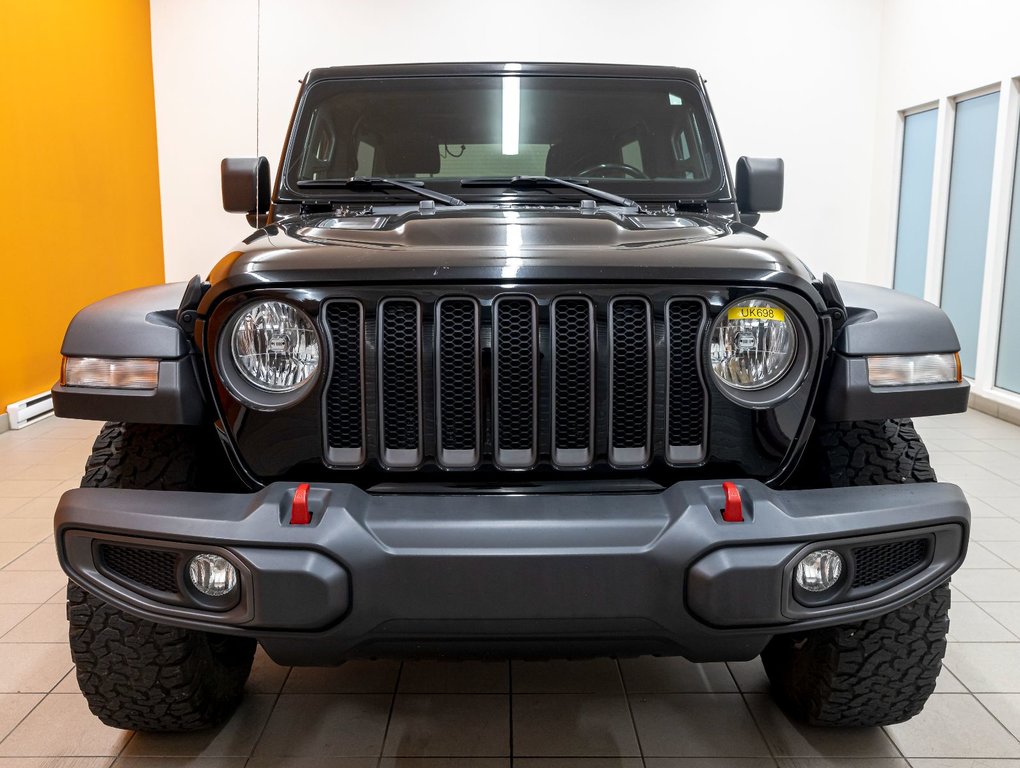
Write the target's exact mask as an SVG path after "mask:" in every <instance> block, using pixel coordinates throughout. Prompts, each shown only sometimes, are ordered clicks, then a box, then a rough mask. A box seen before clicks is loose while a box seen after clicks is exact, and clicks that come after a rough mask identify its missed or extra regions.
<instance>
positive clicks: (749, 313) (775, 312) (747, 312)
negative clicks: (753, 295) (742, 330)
mask: <svg viewBox="0 0 1020 768" xmlns="http://www.w3.org/2000/svg"><path fill="white" fill-rule="evenodd" d="M726 319H727V320H775V321H776V322H777V323H785V322H786V313H785V312H784V311H783V310H781V309H779V308H778V307H730V311H729V312H727V313H726Z"/></svg>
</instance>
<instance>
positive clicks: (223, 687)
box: [67, 423, 255, 731]
mask: <svg viewBox="0 0 1020 768" xmlns="http://www.w3.org/2000/svg"><path fill="white" fill-rule="evenodd" d="M214 441H215V437H213V436H211V435H210V434H209V433H207V432H206V431H205V430H201V429H190V428H180V427H168V426H155V425H136V424H118V423H109V424H107V425H106V426H104V427H103V429H102V431H101V432H100V434H99V437H97V438H96V442H95V445H94V446H93V449H92V456H91V457H90V458H89V460H88V463H87V464H86V466H85V476H84V477H83V478H82V483H81V484H82V487H87V488H143V489H151V490H177V491H180V490H204V489H208V488H215V487H217V484H223V483H226V484H227V485H232V484H233V483H234V482H236V481H235V479H234V478H232V477H231V475H230V474H229V473H230V470H229V467H227V466H226V463H225V461H224V460H223V458H222V452H221V451H220V450H219V447H218V446H217V445H216V444H215V442H214ZM67 619H68V622H69V623H70V641H71V657H72V659H73V661H74V664H75V669H76V675H77V678H78V686H79V687H80V688H81V691H82V693H83V694H85V698H86V700H87V701H88V704H89V709H91V710H92V713H93V714H95V715H96V716H97V717H98V718H99V719H100V720H102V721H103V722H104V723H106V724H107V725H111V726H113V727H115V728H127V729H132V730H139V731H191V730H197V729H200V728H207V727H209V726H212V725H215V724H217V723H219V722H221V721H222V720H224V719H225V718H226V717H228V716H229V715H230V713H231V712H233V710H234V708H235V707H236V706H237V703H238V701H239V700H240V698H241V695H242V692H243V690H244V683H245V681H246V680H247V679H248V674H249V672H250V671H251V664H252V658H253V656H254V654H255V641H254V640H250V639H247V638H237V637H228V636H225V635H216V634H210V633H207V632H196V631H193V630H187V629H179V628H177V627H170V626H166V625H163V624H154V623H153V622H150V621H146V620H144V619H140V618H137V617H135V616H132V615H130V614H128V613H125V612H123V611H121V610H118V609H116V608H114V607H113V606H111V605H109V604H108V603H105V602H103V601H102V600H100V599H99V598H97V597H95V596H94V595H92V594H89V593H88V592H87V591H86V590H84V589H82V588H81V587H80V586H78V585H77V584H75V583H73V582H70V583H68V587H67Z"/></svg>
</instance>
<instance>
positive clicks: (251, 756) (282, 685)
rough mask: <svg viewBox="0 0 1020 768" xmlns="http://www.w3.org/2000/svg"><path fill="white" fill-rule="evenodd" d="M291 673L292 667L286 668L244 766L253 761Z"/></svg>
mask: <svg viewBox="0 0 1020 768" xmlns="http://www.w3.org/2000/svg"><path fill="white" fill-rule="evenodd" d="M293 671H294V667H287V674H286V675H284V676H283V680H281V681H280V690H278V691H277V692H276V698H274V699H273V706H271V707H270V708H269V714H268V715H267V716H266V720H265V722H264V723H262V727H261V728H259V732H258V735H257V736H256V737H255V739H254V740H253V741H252V743H251V749H249V750H248V757H247V758H246V759H245V761H244V764H245V765H246V766H247V765H248V764H249V763H250V762H251V761H252V760H253V759H255V750H256V749H258V746H259V742H260V741H262V737H263V736H264V735H265V733H266V729H267V728H268V727H269V721H270V720H272V719H273V712H275V711H276V706H277V705H278V704H279V703H280V697H281V696H282V695H283V691H284V689H285V688H286V687H287V681H288V680H289V679H290V675H291V673H292V672H293ZM228 722H229V721H228Z"/></svg>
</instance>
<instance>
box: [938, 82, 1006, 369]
mask: <svg viewBox="0 0 1020 768" xmlns="http://www.w3.org/2000/svg"><path fill="white" fill-rule="evenodd" d="M998 111H999V94H997V93H990V94H988V95H987V96H979V97H977V98H974V99H967V100H966V101H961V102H960V103H959V104H957V105H956V131H955V133H954V136H953V168H952V171H951V175H950V177H949V213H948V219H947V221H946V254H945V264H944V266H943V271H942V308H943V309H945V310H946V313H947V314H948V315H949V317H950V319H952V321H953V325H955V326H956V333H957V334H958V335H959V337H960V359H961V360H962V361H963V372H964V374H966V375H967V376H971V377H973V376H974V367H975V365H976V362H977V342H978V318H979V317H980V315H981V286H982V283H983V281H984V277H985V246H986V244H987V242H988V211H989V207H990V205H991V198H992V159H993V155H994V152H995V120H996V116H997V114H998Z"/></svg>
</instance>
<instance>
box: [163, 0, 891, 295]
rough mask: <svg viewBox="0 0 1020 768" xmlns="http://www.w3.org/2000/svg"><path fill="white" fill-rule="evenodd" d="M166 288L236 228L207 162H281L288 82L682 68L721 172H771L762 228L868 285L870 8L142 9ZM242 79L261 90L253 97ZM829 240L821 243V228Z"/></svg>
mask: <svg viewBox="0 0 1020 768" xmlns="http://www.w3.org/2000/svg"><path fill="white" fill-rule="evenodd" d="M151 6H152V43H153V46H152V47H153V57H154V63H155V85H156V106H157V127H158V134H159V152H160V176H161V188H162V193H163V226H164V243H165V248H166V274H167V279H168V280H180V279H185V278H188V277H190V276H191V275H193V274H195V273H196V272H201V273H203V274H204V273H206V272H207V271H208V270H209V268H210V267H211V266H212V265H213V264H214V263H215V261H216V260H218V258H219V257H220V256H221V255H222V254H223V253H225V252H226V251H227V250H229V248H230V246H231V245H232V244H233V243H235V242H236V241H237V240H239V239H240V238H242V237H244V236H245V235H246V233H247V231H248V230H247V229H246V226H247V225H246V224H245V222H244V220H243V218H241V217H238V216H231V215H229V214H226V213H224V212H223V211H222V209H221V207H220V201H219V180H218V174H219V161H220V159H221V158H222V157H226V156H230V155H247V154H253V153H255V146H254V136H255V132H256V126H255V115H256V111H257V115H258V144H257V152H258V153H259V154H264V155H266V156H267V157H269V158H270V160H271V161H272V164H273V167H274V170H275V168H276V166H277V164H278V162H279V155H280V149H281V147H282V145H283V138H284V132H285V130H286V127H287V123H288V120H289V119H290V114H291V109H292V106H293V103H294V97H295V95H296V93H297V89H298V80H299V78H300V77H301V76H302V75H303V74H304V73H305V72H306V71H307V70H308V69H311V68H313V67H318V66H329V65H339V64H368V63H399V62H410V61H472V60H474V61H479V60H481V61H493V60H508V61H528V60H545V61H590V62H616V63H641V64H670V65H677V66H690V67H694V68H696V69H698V70H700V71H701V72H702V74H703V75H704V76H705V77H706V78H707V80H708V86H709V93H710V96H711V98H712V101H713V105H714V107H715V109H716V112H717V114H718V119H719V122H720V126H721V131H722V134H723V139H724V141H725V143H726V147H727V152H728V154H729V157H730V161H731V163H732V162H733V161H735V160H736V158H737V157H739V156H740V155H744V154H746V155H761V156H772V155H779V156H782V157H783V158H784V159H785V160H786V172H787V177H786V204H785V207H784V209H783V211H781V212H780V213H778V214H769V215H767V217H766V218H765V219H764V220H763V225H762V226H763V228H764V229H765V230H766V231H767V232H769V233H770V234H772V235H774V236H776V237H777V238H778V239H780V240H782V241H783V242H785V243H787V244H788V245H790V246H791V247H793V248H794V249H795V250H796V251H797V252H798V254H799V255H801V257H802V258H804V259H805V261H807V263H808V264H809V266H811V267H812V269H814V270H815V271H816V272H818V273H821V272H822V271H829V272H832V273H834V274H836V275H837V276H840V277H845V278H850V279H864V278H865V277H867V270H868V262H867V258H866V255H865V249H866V246H867V243H868V241H869V231H868V216H867V215H866V214H867V210H868V208H867V206H866V205H865V204H863V202H862V201H866V200H868V199H869V197H870V195H871V190H872V187H873V184H872V178H871V170H872V162H871V158H872V156H873V152H874V136H875V126H876V124H877V122H878V119H877V118H878V116H877V113H876V111H875V110H876V102H875V90H876V87H877V83H878V81H879V51H880V43H881V35H880V34H879V30H880V25H881V18H882V2H881V0H775V1H774V2H768V3H763V2H760V0H716V1H715V2H711V3H707V2H704V0H698V2H690V0H645V1H643V2H632V3H629V4H623V3H619V2H616V1H610V0H588V1H587V2H584V3H581V2H576V1H570V2H567V1H566V0H515V2H512V3H499V4H496V3H480V2H477V0H476V1H475V2H470V1H466V0H430V2H408V1H407V0H375V2H372V3H357V4H356V3H353V2H336V1H335V0H261V4H260V5H259V4H258V3H257V1H256V0H215V1H214V0H151ZM256 82H257V83H258V86H257V87H256ZM834 232H835V233H837V235H836V236H835V237H834V236H833V233H834Z"/></svg>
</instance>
